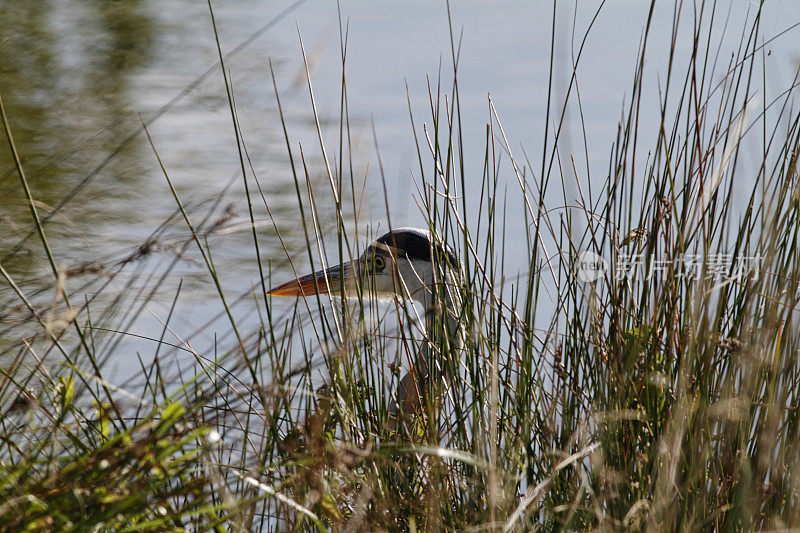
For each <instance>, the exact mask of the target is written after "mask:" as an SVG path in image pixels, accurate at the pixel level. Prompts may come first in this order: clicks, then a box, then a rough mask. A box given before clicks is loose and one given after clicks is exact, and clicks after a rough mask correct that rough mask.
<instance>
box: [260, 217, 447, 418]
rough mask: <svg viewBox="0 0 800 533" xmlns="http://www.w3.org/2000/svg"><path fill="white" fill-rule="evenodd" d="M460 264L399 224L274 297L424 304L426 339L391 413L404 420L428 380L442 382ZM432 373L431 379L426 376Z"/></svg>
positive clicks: (417, 406)
mask: <svg viewBox="0 0 800 533" xmlns="http://www.w3.org/2000/svg"><path fill="white" fill-rule="evenodd" d="M460 271H461V270H460V266H459V263H458V259H457V258H456V255H455V254H454V253H453V251H452V249H450V248H449V247H448V246H446V245H441V244H439V243H436V242H435V241H434V239H432V238H431V234H430V233H429V232H428V231H426V230H422V229H417V228H398V229H394V230H392V231H390V232H388V233H386V234H385V235H382V236H381V237H379V238H378V239H377V240H375V241H374V242H373V243H371V244H370V245H369V246H367V248H366V250H364V253H363V254H361V256H360V257H359V258H358V259H355V260H352V261H347V262H345V263H342V264H340V265H337V266H335V267H332V268H327V269H324V270H320V271H318V272H315V273H313V274H308V275H306V276H302V277H300V278H297V279H294V280H292V281H289V282H287V283H284V284H282V285H280V286H278V287H276V288H274V289H272V290H271V291H270V292H269V294H271V295H273V296H310V295H314V294H335V295H339V296H342V297H353V296H357V295H358V294H359V291H361V294H363V295H364V296H365V297H386V296H391V297H400V298H402V299H413V300H416V301H418V302H420V303H421V304H422V306H423V308H424V309H425V316H426V327H427V330H426V331H427V336H428V342H425V343H423V345H422V346H421V348H420V350H419V351H418V355H417V358H416V361H415V362H414V364H413V365H412V368H411V370H410V371H409V372H408V373H407V374H406V375H405V376H404V377H403V379H402V380H401V381H400V386H399V387H398V392H397V399H396V402H394V403H393V404H392V405H391V409H390V414H391V415H392V417H393V418H394V419H395V420H396V421H397V422H400V423H402V424H404V425H406V427H407V424H408V423H409V420H410V416H411V415H412V414H413V413H415V412H419V411H420V409H421V408H422V407H423V405H424V402H425V398H426V390H427V389H428V386H429V384H430V383H431V382H432V381H434V382H435V383H434V385H436V384H439V383H441V379H440V378H441V377H442V376H441V375H440V374H441V369H442V368H443V367H444V366H445V365H444V364H443V361H442V357H444V356H446V355H447V354H451V353H453V352H454V350H455V349H456V348H457V347H458V345H460V342H461V341H460V338H461V334H460V329H461V328H460V327H459V323H460V320H459V314H460V307H461V305H460V301H461V300H460V296H459V291H458V290H457V288H458V284H459V277H460V276H459V275H460ZM432 376H433V378H434V379H433V380H432V379H431V378H432Z"/></svg>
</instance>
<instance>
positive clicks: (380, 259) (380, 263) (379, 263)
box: [373, 255, 386, 270]
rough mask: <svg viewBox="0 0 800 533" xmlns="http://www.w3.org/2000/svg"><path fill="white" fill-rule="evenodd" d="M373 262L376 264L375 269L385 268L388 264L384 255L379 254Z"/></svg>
mask: <svg viewBox="0 0 800 533" xmlns="http://www.w3.org/2000/svg"><path fill="white" fill-rule="evenodd" d="M373 262H374V264H375V270H383V269H384V267H385V266H386V261H385V260H384V259H383V257H381V256H379V255H376V256H375V258H374V259H373Z"/></svg>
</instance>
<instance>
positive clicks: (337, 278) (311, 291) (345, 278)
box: [267, 262, 355, 296]
mask: <svg viewBox="0 0 800 533" xmlns="http://www.w3.org/2000/svg"><path fill="white" fill-rule="evenodd" d="M354 272H355V270H354V268H353V262H350V263H344V264H341V265H336V266H335V267H332V268H329V269H327V270H320V271H318V272H314V273H313V274H308V275H306V276H302V277H299V278H297V279H293V280H292V281H288V282H286V283H284V284H282V285H278V286H277V287H275V288H274V289H272V290H270V291H268V292H267V295H270V296H313V295H315V294H341V292H342V291H341V289H342V286H344V288H345V289H348V288H349V287H350V285H352V280H353V279H354V276H353V273H354Z"/></svg>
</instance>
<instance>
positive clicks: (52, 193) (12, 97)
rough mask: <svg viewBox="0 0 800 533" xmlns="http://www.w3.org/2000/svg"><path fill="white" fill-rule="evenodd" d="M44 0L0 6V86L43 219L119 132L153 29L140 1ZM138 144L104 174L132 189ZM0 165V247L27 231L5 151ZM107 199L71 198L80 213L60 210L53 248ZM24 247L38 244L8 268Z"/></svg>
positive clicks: (93, 194) (52, 229)
mask: <svg viewBox="0 0 800 533" xmlns="http://www.w3.org/2000/svg"><path fill="white" fill-rule="evenodd" d="M44 4H45V5H42V3H39V2H28V1H25V0H10V1H8V2H4V3H3V5H2V7H0V18H1V19H2V20H4V21H14V22H15V23H14V24H13V25H6V26H5V27H4V32H3V39H2V40H0V88H2V96H3V100H4V103H5V106H6V111H7V113H8V116H9V117H10V118H9V120H10V122H11V126H12V128H13V133H14V136H15V140H16V144H17V148H18V150H19V152H20V154H21V157H22V158H23V165H24V168H25V171H26V174H27V177H28V179H29V182H30V185H31V188H32V190H33V194H34V197H35V198H36V199H37V200H38V201H39V202H41V211H42V213H43V214H47V213H48V210H49V209H50V208H51V207H52V206H54V205H56V204H58V203H59V201H60V200H61V199H62V198H63V196H64V195H65V193H66V192H67V191H68V190H69V189H70V188H72V187H73V186H75V185H76V184H77V183H78V182H79V181H80V180H81V179H82V178H83V177H84V175H85V174H86V173H87V172H88V171H89V169H90V168H91V166H92V165H94V164H97V163H96V161H97V160H98V159H99V158H101V157H104V156H105V154H107V153H109V152H110V151H112V150H114V148H115V145H116V143H118V142H119V138H120V137H122V136H123V135H125V133H126V131H125V130H126V129H127V128H129V125H128V123H127V122H128V121H127V119H129V118H130V117H131V116H132V113H131V111H132V110H131V109H130V108H129V97H128V89H129V79H130V75H131V73H132V72H134V71H135V70H136V69H138V68H141V66H142V65H145V64H146V63H147V60H148V58H149V55H150V51H151V48H152V42H153V35H154V32H155V28H154V21H153V20H152V18H151V17H150V16H149V14H148V12H147V10H146V9H145V2H142V1H139V0H131V1H127V0H126V1H111V2H90V3H88V4H87V3H80V5H77V3H74V2H44ZM141 148H142V144H141V142H138V143H133V144H131V145H130V146H129V147H127V148H126V149H125V150H122V151H120V152H119V153H118V154H116V156H115V157H114V158H113V160H112V161H111V162H110V164H109V165H108V167H107V170H106V173H107V175H108V176H113V177H114V178H115V181H116V182H117V183H119V184H123V186H132V185H133V184H134V183H135V181H136V179H137V177H138V176H141V175H142V174H143V173H144V167H143V166H142V165H141V164H140V160H141V157H142V152H141ZM0 165H1V166H0V169H2V174H0V207H2V217H3V223H2V224H0V247H2V249H6V250H8V249H9V248H11V247H12V246H13V245H14V244H15V243H16V242H17V241H18V240H19V238H20V237H22V236H23V235H24V234H25V233H27V231H29V228H30V219H29V215H28V211H27V208H26V207H25V205H24V202H23V198H24V197H23V194H22V189H21V187H20V185H19V180H18V177H17V175H16V172H15V171H14V164H13V161H12V159H11V157H10V154H9V151H8V150H0ZM106 195H108V196H110V197H112V198H113V197H114V196H116V195H117V192H116V191H115V190H114V188H113V187H105V188H94V189H92V190H90V191H88V193H87V196H84V197H82V198H81V201H80V202H78V203H79V204H80V208H79V209H80V212H79V213H80V216H78V217H75V216H72V215H74V214H76V212H75V211H74V209H75V206H69V207H68V209H67V210H65V211H64V213H62V215H61V216H63V217H64V218H62V219H61V221H60V223H54V224H51V225H50V226H49V227H48V229H49V233H50V235H51V236H52V239H53V242H54V243H55V244H56V246H58V243H60V242H61V241H62V240H63V239H69V238H74V236H75V233H76V232H78V233H80V232H81V231H82V228H84V227H86V224H94V223H97V222H100V221H102V220H103V219H104V218H105V217H107V216H108V215H107V213H105V212H104V211H106V209H105V207H106V206H104V205H101V204H102V203H103V200H104V197H106ZM93 205H95V206H96V208H92V206H93ZM32 247H38V244H37V243H35V241H34V240H32V239H31V240H30V241H29V242H27V243H26V244H25V246H24V247H23V251H24V252H25V253H24V254H20V253H17V254H15V255H14V259H15V261H14V263H12V264H16V265H17V267H18V268H20V267H22V266H23V265H26V264H28V261H22V260H21V259H22V258H23V257H24V256H25V255H27V254H30V253H31V252H33V251H34V248H32ZM3 255H7V254H5V253H4V254H3ZM5 259H6V260H8V259H9V258H5ZM18 268H17V269H18Z"/></svg>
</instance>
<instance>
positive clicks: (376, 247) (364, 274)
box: [269, 228, 458, 301]
mask: <svg viewBox="0 0 800 533" xmlns="http://www.w3.org/2000/svg"><path fill="white" fill-rule="evenodd" d="M436 264H440V265H442V266H443V267H444V268H451V269H452V268H457V265H458V263H457V259H456V257H455V255H454V254H453V252H452V250H450V249H449V248H447V247H443V246H438V245H435V244H433V243H432V240H431V237H430V233H429V232H427V231H425V230H421V229H416V228H399V229H395V230H392V231H390V232H389V233H386V234H385V235H382V236H381V237H380V238H378V239H377V240H376V241H375V242H373V243H372V244H370V245H369V246H367V248H366V250H365V251H364V253H363V254H361V257H359V258H358V259H355V260H353V261H347V262H344V263H342V264H340V265H336V266H335V267H332V268H328V269H325V270H320V271H318V272H315V273H313V274H308V275H306V276H302V277H300V278H297V279H294V280H292V281H289V282H287V283H284V284H283V285H280V286H278V287H276V288H274V289H272V290H271V291H270V292H269V294H271V295H273V296H310V295H313V294H336V295H340V296H344V297H355V296H357V295H358V291H359V290H363V294H364V295H365V296H366V297H377V298H382V297H392V296H395V295H398V296H401V297H409V298H413V299H416V300H420V301H423V300H424V299H425V294H426V293H427V292H428V291H427V290H426V289H429V287H430V286H431V285H432V284H433V283H434V280H435V279H436V273H435V269H434V265H436Z"/></svg>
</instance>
